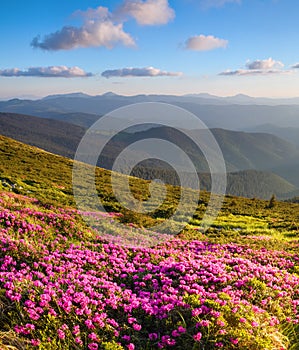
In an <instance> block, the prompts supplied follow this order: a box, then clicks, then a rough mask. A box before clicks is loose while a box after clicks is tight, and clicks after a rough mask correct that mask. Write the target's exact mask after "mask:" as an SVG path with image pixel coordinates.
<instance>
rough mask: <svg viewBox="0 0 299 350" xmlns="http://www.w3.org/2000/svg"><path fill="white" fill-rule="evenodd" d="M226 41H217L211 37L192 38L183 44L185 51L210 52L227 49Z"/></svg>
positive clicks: (217, 39)
mask: <svg viewBox="0 0 299 350" xmlns="http://www.w3.org/2000/svg"><path fill="white" fill-rule="evenodd" d="M227 44H228V41H227V40H224V39H219V38H216V37H214V36H213V35H207V36H205V35H202V34H201V35H197V36H192V37H191V38H189V39H188V40H187V41H186V42H185V49H187V50H193V51H210V50H215V49H218V48H221V47H222V48H225V47H227Z"/></svg>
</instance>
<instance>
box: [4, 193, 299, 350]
mask: <svg viewBox="0 0 299 350" xmlns="http://www.w3.org/2000/svg"><path fill="white" fill-rule="evenodd" d="M111 217H113V214H109V215H108V214H107V215H103V216H102V218H101V220H103V222H105V221H107V222H110V221H111ZM0 237H1V241H0V242H1V253H0V261H1V264H0V266H1V267H0V312H1V313H0V327H1V328H0V331H1V333H0V347H1V349H13V348H17V349H51V350H52V349H130V350H133V349H142V350H143V349H145V350H146V349H190V350H191V349H194V350H195V349H198V350H199V349H203V350H204V349H205V350H206V349H253V350H254V349H269V350H270V349H271V350H272V349H273V350H275V349H298V347H299V339H298V336H297V334H298V333H299V325H298V323H299V275H298V274H297V273H298V271H299V256H298V254H297V253H296V249H294V248H297V246H299V245H298V244H297V243H296V242H295V243H293V245H292V249H290V250H289V251H287V250H284V251H279V250H275V251H274V250H267V249H265V248H262V244H260V245H259V246H258V247H256V248H254V249H253V248H252V246H251V245H250V244H248V243H244V242H243V243H242V242H241V241H240V242H235V243H223V244H220V243H212V242H211V241H209V240H208V239H206V240H181V239H173V240H171V241H168V242H165V243H163V244H160V245H158V246H154V247H152V248H140V247H139V248H137V247H136V248H134V247H130V248H126V247H123V246H119V245H117V244H113V243H111V242H108V241H105V240H104V239H103V235H102V233H101V232H97V233H96V232H93V231H92V230H90V229H88V228H87V227H86V226H85V224H84V222H83V221H82V219H81V217H80V215H78V213H77V212H76V211H75V210H74V209H61V208H56V207H53V206H49V205H42V204H41V203H39V202H38V201H37V200H35V199H32V198H29V197H25V196H21V195H17V194H13V193H9V192H1V196H0ZM250 239H252V240H253V241H255V240H256V241H259V242H262V241H263V239H264V237H262V236H261V237H257V238H255V237H251V238H248V239H247V241H246V242H248V241H249V240H250Z"/></svg>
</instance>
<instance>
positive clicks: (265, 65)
mask: <svg viewBox="0 0 299 350" xmlns="http://www.w3.org/2000/svg"><path fill="white" fill-rule="evenodd" d="M283 67H284V64H283V63H282V62H281V61H275V60H273V59H272V58H271V57H270V58H268V59H265V60H255V61H252V62H250V61H247V63H246V69H237V70H226V71H224V72H221V73H219V75H227V76H233V75H237V76H242V75H273V74H290V73H292V71H290V70H284V69H283Z"/></svg>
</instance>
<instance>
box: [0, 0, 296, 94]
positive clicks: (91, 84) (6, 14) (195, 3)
mask: <svg viewBox="0 0 299 350" xmlns="http://www.w3.org/2000/svg"><path fill="white" fill-rule="evenodd" d="M298 13H299V2H298V1H297V0H177V1H172V0H170V1H167V0H109V1H108V0H102V1H101V0H72V1H70V0H59V1H57V0H43V1H40V0H39V1H37V0H27V1H19V0H1V3H0V33H1V35H0V47H1V55H0V99H8V98H13V97H23V98H31V97H32V98H34V97H41V96H46V95H51V94H60V93H72V92H83V93H87V94H90V95H99V94H103V93H106V92H108V91H112V92H114V93H117V94H121V95H136V94H174V95H183V94H199V93H209V94H213V95H218V96H231V95H235V94H247V95H250V96H264V97H295V96H297V97H298V96H299V35H298V33H299V21H298Z"/></svg>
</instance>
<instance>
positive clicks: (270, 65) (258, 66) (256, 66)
mask: <svg viewBox="0 0 299 350" xmlns="http://www.w3.org/2000/svg"><path fill="white" fill-rule="evenodd" d="M246 67H247V68H248V69H253V70H267V69H274V68H276V69H280V68H283V67H284V64H283V63H282V62H280V61H275V60H273V59H272V58H271V57H269V58H268V59H266V60H256V61H252V62H247V63H246Z"/></svg>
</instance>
